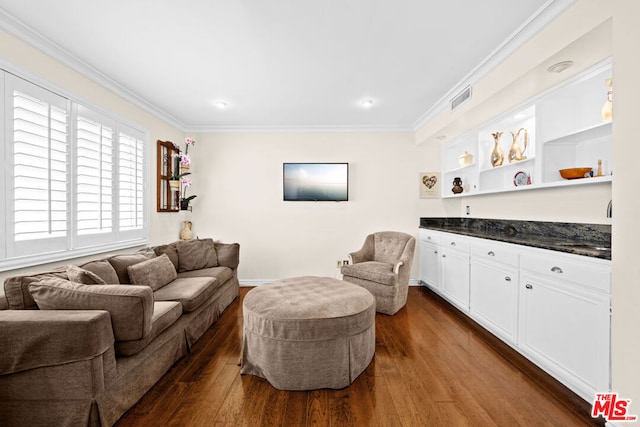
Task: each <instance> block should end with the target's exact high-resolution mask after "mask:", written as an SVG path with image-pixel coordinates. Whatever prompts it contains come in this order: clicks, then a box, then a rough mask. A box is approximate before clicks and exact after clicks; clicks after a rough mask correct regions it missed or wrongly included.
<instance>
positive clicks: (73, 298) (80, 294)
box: [29, 278, 153, 341]
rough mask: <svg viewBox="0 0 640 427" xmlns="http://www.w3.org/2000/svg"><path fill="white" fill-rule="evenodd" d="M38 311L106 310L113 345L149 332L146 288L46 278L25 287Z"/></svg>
mask: <svg viewBox="0 0 640 427" xmlns="http://www.w3.org/2000/svg"><path fill="white" fill-rule="evenodd" d="M29 292H31V295H32V296H33V299H34V300H35V301H36V303H37V304H38V307H39V308H40V310H106V311H108V312H109V314H110V315H111V324H112V326H113V335H114V337H115V339H116V341H131V340H138V339H142V338H144V337H146V336H147V335H148V334H149V333H150V332H151V318H152V315H153V291H152V290H151V288H149V287H148V286H120V285H83V284H80V283H74V282H70V281H68V280H64V279H58V278H46V279H42V280H40V281H39V282H36V283H31V284H30V285H29Z"/></svg>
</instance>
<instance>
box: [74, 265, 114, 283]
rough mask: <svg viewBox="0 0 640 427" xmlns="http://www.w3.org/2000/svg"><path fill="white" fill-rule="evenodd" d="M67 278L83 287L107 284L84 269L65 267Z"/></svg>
mask: <svg viewBox="0 0 640 427" xmlns="http://www.w3.org/2000/svg"><path fill="white" fill-rule="evenodd" d="M67 276H68V277H69V280H70V281H72V282H76V283H82V284H83V285H106V284H107V282H105V281H104V280H102V279H101V278H100V276H98V275H97V274H96V273H94V272H93V271H89V270H85V269H84V268H81V267H77V266H75V265H70V266H68V267H67Z"/></svg>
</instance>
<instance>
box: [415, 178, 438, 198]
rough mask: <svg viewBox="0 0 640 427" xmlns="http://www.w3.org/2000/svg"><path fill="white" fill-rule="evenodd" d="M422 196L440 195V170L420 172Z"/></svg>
mask: <svg viewBox="0 0 640 427" xmlns="http://www.w3.org/2000/svg"><path fill="white" fill-rule="evenodd" d="M419 185H420V198H421V199H427V198H431V197H440V172H421V173H420V184H419Z"/></svg>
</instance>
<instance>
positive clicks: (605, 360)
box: [518, 256, 610, 400]
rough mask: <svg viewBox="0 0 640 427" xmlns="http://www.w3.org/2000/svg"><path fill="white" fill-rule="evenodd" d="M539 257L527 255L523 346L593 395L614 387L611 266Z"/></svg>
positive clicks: (572, 384) (531, 355)
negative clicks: (612, 372)
mask: <svg viewBox="0 0 640 427" xmlns="http://www.w3.org/2000/svg"><path fill="white" fill-rule="evenodd" d="M536 258H538V259H533V260H532V261H534V262H529V261H530V260H529V259H528V258H527V257H526V256H523V259H522V269H523V270H522V271H523V272H522V278H521V281H520V287H519V297H520V307H519V339H518V346H519V348H520V349H521V351H522V352H523V354H525V355H526V356H528V357H529V358H530V359H531V360H533V361H535V362H536V363H537V364H538V365H540V366H541V367H543V368H544V369H545V370H547V371H548V372H550V373H551V374H553V375H554V376H555V377H556V378H558V379H559V380H560V381H562V382H563V383H565V384H566V385H567V386H569V387H570V388H572V389H573V390H574V391H577V392H578V394H580V395H581V396H582V397H583V398H585V399H587V400H588V399H591V398H593V396H594V394H595V393H596V392H602V391H608V390H610V384H609V382H610V379H609V378H610V372H609V362H610V332H609V325H610V294H609V289H608V288H609V284H610V281H609V275H610V273H609V270H608V269H607V268H604V267H600V268H598V267H597V266H594V265H593V264H591V263H587V262H585V263H583V264H582V265H581V263H580V262H572V261H566V260H564V259H562V258H561V257H551V256H548V257H547V260H546V262H541V259H540V258H542V261H544V258H545V257H536ZM536 261H538V262H536ZM543 263H544V264H547V265H545V266H544V267H543V268H540V267H541V264H543Z"/></svg>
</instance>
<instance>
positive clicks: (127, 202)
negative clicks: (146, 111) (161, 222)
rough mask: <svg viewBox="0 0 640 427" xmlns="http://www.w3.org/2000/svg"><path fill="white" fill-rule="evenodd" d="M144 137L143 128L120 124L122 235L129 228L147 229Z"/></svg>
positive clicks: (119, 161) (119, 194) (120, 224)
mask: <svg viewBox="0 0 640 427" xmlns="http://www.w3.org/2000/svg"><path fill="white" fill-rule="evenodd" d="M144 140H145V138H144V134H142V133H141V132H140V131H136V130H135V129H131V128H128V127H126V126H120V131H119V133H118V210H119V212H118V218H119V230H120V232H121V234H122V232H127V231H129V232H131V231H138V232H140V231H142V230H143V228H144V219H145V200H144V191H145V190H144V189H145V182H144V179H145V175H144V164H145V158H144ZM125 234H126V233H125ZM135 234H138V233H134V235H135Z"/></svg>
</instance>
